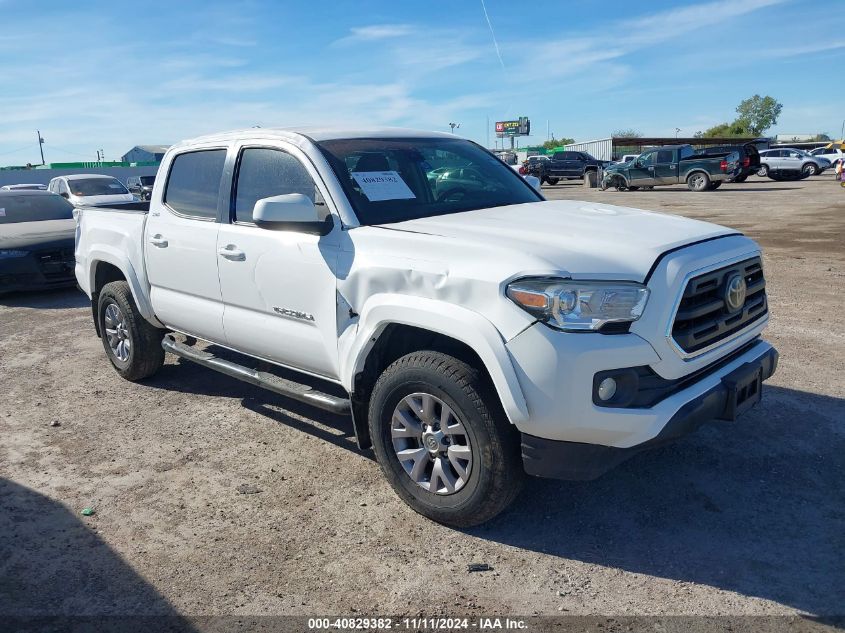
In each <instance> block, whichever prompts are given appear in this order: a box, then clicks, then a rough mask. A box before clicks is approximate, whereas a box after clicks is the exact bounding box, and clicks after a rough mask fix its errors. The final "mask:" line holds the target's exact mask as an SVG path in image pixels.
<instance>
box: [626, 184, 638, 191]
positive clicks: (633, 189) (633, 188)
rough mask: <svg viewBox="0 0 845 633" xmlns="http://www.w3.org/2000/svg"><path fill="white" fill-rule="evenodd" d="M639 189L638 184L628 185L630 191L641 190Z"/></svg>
mask: <svg viewBox="0 0 845 633" xmlns="http://www.w3.org/2000/svg"><path fill="white" fill-rule="evenodd" d="M639 189H640V188H639V187H637V186H636V185H628V191H639Z"/></svg>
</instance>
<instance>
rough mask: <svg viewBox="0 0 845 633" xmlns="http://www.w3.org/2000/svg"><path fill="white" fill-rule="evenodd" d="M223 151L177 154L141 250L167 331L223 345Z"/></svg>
mask: <svg viewBox="0 0 845 633" xmlns="http://www.w3.org/2000/svg"><path fill="white" fill-rule="evenodd" d="M226 151H227V150H226V148H225V147H223V148H220V147H217V148H210V149H207V150H203V151H191V152H186V153H183V154H177V155H176V157H175V158H174V159H173V161H172V163H171V165H170V172H169V175H168V178H167V185H166V189H165V191H164V194H163V196H162V200H160V201H154V202H153V203H152V204H151V205H150V217H149V218H148V219H147V227H146V235H145V236H144V240H145V243H144V249H145V253H146V265H147V276H148V278H149V282H150V298H151V301H152V304H153V309H154V310H155V313H156V316H157V317H158V319H159V320H160V321H161V322H162V323H164V324H165V325H167V326H168V327H170V328H172V329H174V330H178V331H180V332H185V333H188V334H193V335H194V336H197V337H199V338H203V339H206V340H210V341H214V342H217V343H222V342H223V341H224V338H225V337H224V335H223V303H222V298H221V296H220V281H219V279H218V276H217V232H218V229H219V227H220V224H219V222H218V221H217V218H218V201H219V198H220V193H219V192H220V182H221V178H222V176H223V166H224V163H225V161H226Z"/></svg>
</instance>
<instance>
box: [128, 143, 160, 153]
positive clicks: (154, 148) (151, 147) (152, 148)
mask: <svg viewBox="0 0 845 633" xmlns="http://www.w3.org/2000/svg"><path fill="white" fill-rule="evenodd" d="M169 148H170V145H136V146H135V147H133V148H132V149H140V150H142V151H145V152H149V153H150V154H164V152H166V151H167V150H168V149H169ZM132 149H130V150H129V152H131V151H132ZM129 152H126V153H127V154H128V153H129Z"/></svg>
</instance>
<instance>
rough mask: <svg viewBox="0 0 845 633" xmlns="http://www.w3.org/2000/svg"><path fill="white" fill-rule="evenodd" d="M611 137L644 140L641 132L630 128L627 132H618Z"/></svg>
mask: <svg viewBox="0 0 845 633" xmlns="http://www.w3.org/2000/svg"><path fill="white" fill-rule="evenodd" d="M611 136H614V137H616V138H642V137H643V135H642V133H641V132H640V131H639V130H635V129H633V128H629V129H627V130H616V131H614V132H613V134H612V135H611Z"/></svg>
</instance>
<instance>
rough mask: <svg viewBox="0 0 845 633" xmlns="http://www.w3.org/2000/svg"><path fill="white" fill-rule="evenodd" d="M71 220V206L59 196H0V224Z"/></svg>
mask: <svg viewBox="0 0 845 633" xmlns="http://www.w3.org/2000/svg"><path fill="white" fill-rule="evenodd" d="M71 218H73V205H72V204H71V203H70V202H68V201H67V200H65V199H64V198H62V197H61V196H57V195H54V194H49V195H41V196H39V195H30V196H20V195H18V196H15V195H12V196H0V224H14V223H16V222H39V221H42V220H70V219H71Z"/></svg>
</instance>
